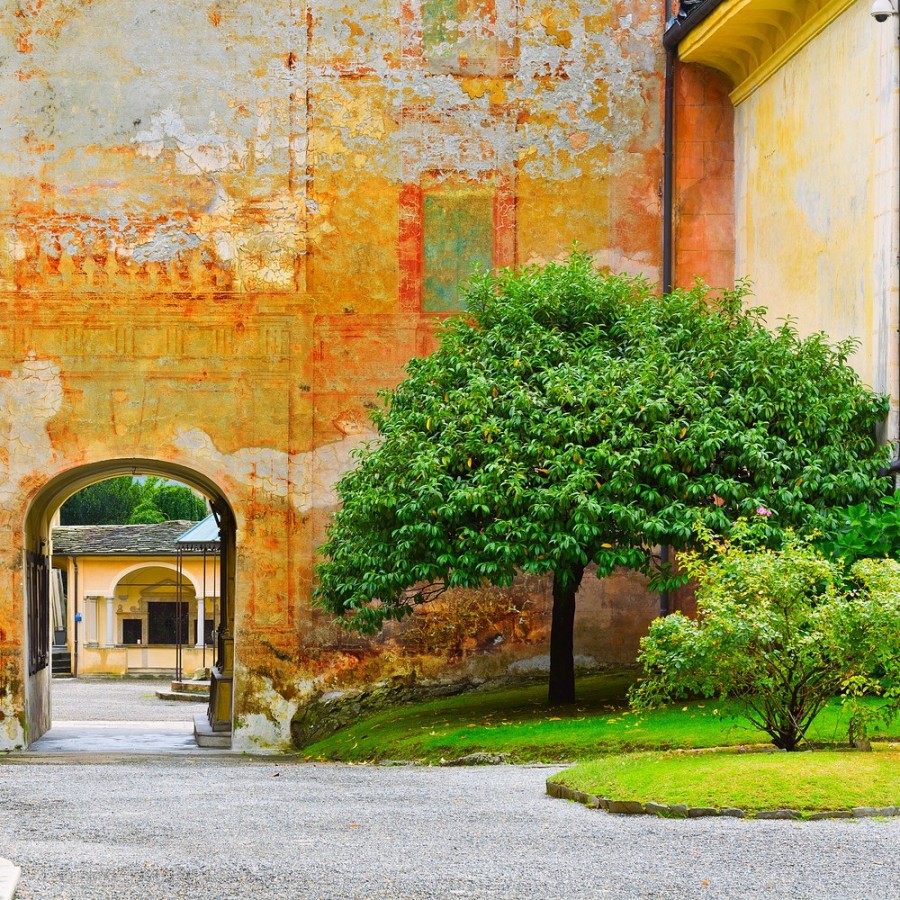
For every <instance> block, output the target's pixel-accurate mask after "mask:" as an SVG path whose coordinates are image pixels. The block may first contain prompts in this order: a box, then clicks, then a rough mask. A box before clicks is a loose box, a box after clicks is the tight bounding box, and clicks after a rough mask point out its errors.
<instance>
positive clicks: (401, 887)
mask: <svg viewBox="0 0 900 900" xmlns="http://www.w3.org/2000/svg"><path fill="white" fill-rule="evenodd" d="M551 771H553V770H552V769H546V768H538V767H514V766H503V767H496V768H470V769H440V768H424V767H402V768H379V767H369V766H331V765H312V764H299V763H294V762H288V761H285V760H277V759H273V758H268V759H266V758H255V759H254V758H247V757H230V758H216V759H209V758H206V759H204V758H197V757H164V756H161V757H146V758H144V759H139V760H135V758H134V757H131V758H127V759H126V758H124V757H123V758H120V759H118V760H116V761H114V762H107V763H105V764H104V763H99V762H88V761H86V760H85V759H82V760H79V761H77V762H76V761H68V760H67V761H65V762H61V761H59V760H50V759H47V758H44V759H28V758H25V757H18V758H7V759H5V760H3V759H0V856H6V857H8V858H10V859H12V860H13V861H14V862H15V863H16V864H18V865H21V866H22V872H23V876H22V883H21V886H20V894H19V896H20V897H21V898H40V900H60V898H71V900H76V898H77V900H99V898H116V900H121V898H135V900H138V898H139V900H175V898H197V900H205V898H208V900H228V898H253V900H269V898H272V900H275V898H278V900H285V898H315V900H332V898H333V900H338V898H388V900H407V898H459V897H463V898H522V900H526V898H527V900H539V898H548V900H549V898H560V900H562V898H565V900H578V898H615V900H629V898H679V900H684V898H694V897H702V898H724V897H728V898H755V897H770V898H776V897H777V898H810V900H813V898H814V900H828V898H840V900H847V898H852V900H864V898H879V900H882V898H888V897H900V863H898V859H897V849H898V847H900V822H898V821H896V820H892V821H886V822H876V821H873V820H862V821H835V822H811V823H795V822H752V821H740V820H734V819H728V820H715V819H698V820H687V821H666V820H659V819H651V818H649V817H619V816H611V815H608V814H606V813H602V812H599V811H594V810H587V809H585V808H584V807H581V806H578V805H576V804H572V803H566V802H564V801H560V800H551V799H550V798H548V797H547V796H545V794H544V793H543V785H544V780H545V779H546V777H547V776H548V775H549V774H550V772H551Z"/></svg>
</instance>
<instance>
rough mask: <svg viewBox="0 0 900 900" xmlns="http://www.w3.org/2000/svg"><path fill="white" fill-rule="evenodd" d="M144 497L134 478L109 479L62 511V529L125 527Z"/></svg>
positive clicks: (90, 487)
mask: <svg viewBox="0 0 900 900" xmlns="http://www.w3.org/2000/svg"><path fill="white" fill-rule="evenodd" d="M139 497H140V484H139V483H138V482H137V481H135V480H134V479H133V478H130V477H128V476H122V477H121V478H108V479H107V480H106V481H98V482H97V483H96V484H91V485H88V487H86V488H83V489H82V490H80V491H78V493H77V494H73V495H72V496H71V497H70V498H69V499H68V500H66V502H65V503H63V505H62V507H61V508H60V523H61V524H62V525H124V524H125V523H127V522H128V521H129V519H130V518H131V513H132V511H133V510H134V508H135V506H137V504H138V502H139Z"/></svg>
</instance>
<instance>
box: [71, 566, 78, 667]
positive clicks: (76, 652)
mask: <svg viewBox="0 0 900 900" xmlns="http://www.w3.org/2000/svg"><path fill="white" fill-rule="evenodd" d="M72 563H73V565H74V566H75V589H74V592H73V593H74V596H73V598H72V605H73V608H74V617H75V654H74V656H75V659H74V662H73V664H72V677H73V678H77V677H78V557H73V558H72Z"/></svg>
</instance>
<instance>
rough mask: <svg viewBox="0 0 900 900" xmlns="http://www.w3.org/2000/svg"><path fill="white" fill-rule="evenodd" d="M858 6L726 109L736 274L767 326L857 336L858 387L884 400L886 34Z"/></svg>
mask: <svg viewBox="0 0 900 900" xmlns="http://www.w3.org/2000/svg"><path fill="white" fill-rule="evenodd" d="M870 8H871V4H870V3H867V2H865V0H860V2H856V3H853V4H852V5H851V6H850V7H849V8H848V9H847V10H846V11H845V12H843V13H842V14H841V15H840V16H839V17H838V18H837V19H835V20H834V21H833V22H831V24H830V25H829V26H828V27H827V28H826V29H825V30H824V31H822V32H821V33H820V34H819V35H818V36H817V37H816V38H815V40H814V41H812V42H810V43H807V44H806V45H805V46H803V47H802V48H801V49H799V51H798V52H797V53H796V54H795V55H794V56H792V58H791V59H790V60H789V61H787V62H786V63H785V64H784V65H783V66H781V67H780V68H779V69H778V70H777V71H776V72H775V73H774V74H773V75H772V76H771V77H770V78H768V80H766V81H765V82H764V83H763V84H761V85H760V86H759V87H758V88H757V89H756V90H754V91H753V92H752V93H751V94H750V95H749V96H748V97H747V98H746V99H744V100H743V101H741V102H739V103H738V105H737V108H736V110H735V144H736V170H737V183H736V202H737V229H736V231H737V237H738V239H737V247H736V254H737V259H736V268H737V273H738V275H741V276H744V275H746V276H749V277H750V279H751V280H752V282H753V286H754V293H755V294H756V296H757V297H758V298H759V299H760V301H761V302H763V303H765V304H766V305H767V306H768V307H769V318H770V320H771V322H772V323H773V324H774V323H775V322H776V321H777V320H779V319H782V318H784V317H786V316H792V317H794V318H795V319H796V320H797V325H798V327H799V328H800V330H801V331H802V332H803V333H809V332H812V331H818V330H822V331H825V332H827V333H828V334H829V335H831V336H832V337H833V338H841V337H847V336H854V337H857V338H859V339H860V341H861V346H860V349H859V352H858V353H857V354H856V355H855V357H854V364H855V365H856V367H857V368H858V370H859V372H860V374H861V375H862V377H863V379H864V380H865V381H866V382H867V383H869V384H871V385H872V386H873V387H875V388H876V389H878V390H881V391H885V392H894V393H895V392H896V387H895V384H894V382H895V376H894V375H893V374H891V373H894V372H895V371H896V365H897V358H896V334H895V332H896V322H897V311H896V306H897V296H896V292H897V281H896V271H897V262H896V243H894V252H893V253H891V252H890V248H891V243H892V242H891V233H892V231H894V230H895V229H896V224H895V223H896V221H897V204H898V194H900V189H898V184H897V169H896V155H895V154H896V151H895V150H894V148H895V146H896V140H897V111H896V99H894V100H893V101H892V100H891V93H892V92H893V93H894V95H895V97H896V91H897V84H896V77H897V76H896V61H895V60H896V56H895V54H896V32H895V29H894V28H893V27H892V25H893V23H890V24H886V25H884V26H879V25H877V24H876V23H874V22H873V20H872V18H871V17H870V15H869V10H870ZM895 240H896V239H895ZM891 436H892V437H896V432H895V431H892V434H891Z"/></svg>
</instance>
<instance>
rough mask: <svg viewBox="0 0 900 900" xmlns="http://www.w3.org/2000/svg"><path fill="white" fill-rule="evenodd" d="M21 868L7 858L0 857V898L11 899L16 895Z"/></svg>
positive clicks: (3, 899) (1, 899) (0, 899)
mask: <svg viewBox="0 0 900 900" xmlns="http://www.w3.org/2000/svg"><path fill="white" fill-rule="evenodd" d="M21 874H22V870H21V869H20V868H19V867H18V866H14V865H13V864H12V863H11V862H10V861H9V860H8V859H3V858H2V857H0V900H12V898H13V897H15V896H16V888H17V887H18V885H19V876H20V875H21Z"/></svg>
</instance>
